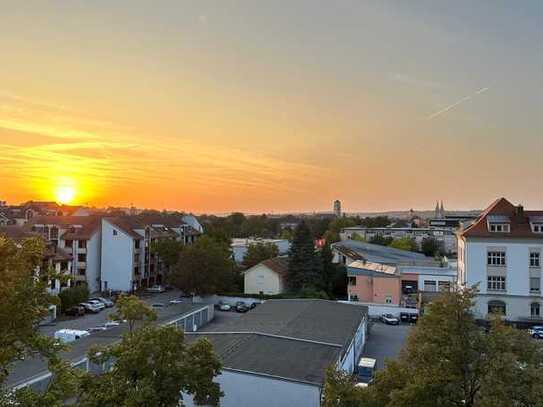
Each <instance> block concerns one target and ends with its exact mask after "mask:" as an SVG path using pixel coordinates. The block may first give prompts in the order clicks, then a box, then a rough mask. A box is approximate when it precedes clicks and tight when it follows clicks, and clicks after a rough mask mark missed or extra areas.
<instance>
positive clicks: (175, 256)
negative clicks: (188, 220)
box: [151, 239, 184, 270]
mask: <svg viewBox="0 0 543 407" xmlns="http://www.w3.org/2000/svg"><path fill="white" fill-rule="evenodd" d="M183 247H184V245H183V243H182V242H180V241H178V240H175V239H160V240H157V241H156V242H154V243H153V244H152V245H151V251H152V252H153V253H156V254H157V255H158V256H159V257H160V258H161V259H162V261H163V262H164V265H165V266H166V267H167V268H168V270H170V269H171V268H172V267H173V266H175V265H176V264H177V262H178V261H179V255H180V254H181V251H182V250H183Z"/></svg>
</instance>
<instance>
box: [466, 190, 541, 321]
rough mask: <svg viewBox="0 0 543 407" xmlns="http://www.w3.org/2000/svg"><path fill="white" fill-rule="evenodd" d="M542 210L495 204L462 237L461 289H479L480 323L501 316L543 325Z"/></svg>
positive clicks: (505, 202) (499, 202)
mask: <svg viewBox="0 0 543 407" xmlns="http://www.w3.org/2000/svg"><path fill="white" fill-rule="evenodd" d="M542 251H543V210H539V211H532V210H530V211H528V210H524V208H523V207H522V206H521V205H517V206H515V205H513V204H512V203H511V202H509V201H508V200H507V199H505V198H500V199H498V200H496V201H495V202H494V203H493V204H492V205H490V206H489V207H488V208H487V209H486V210H485V211H484V212H483V213H482V214H481V216H480V217H479V218H478V219H477V220H476V221H475V223H473V224H472V225H471V226H470V227H468V228H466V229H464V230H460V231H459V232H458V283H459V284H460V285H461V286H464V287H473V286H477V287H478V293H477V295H476V305H475V308H474V311H475V313H476V315H477V316H478V317H479V318H487V317H488V316H489V314H491V313H501V314H503V315H504V316H505V317H506V319H508V320H511V321H519V322H534V321H540V322H541V321H542V320H543V318H542V316H543V310H542V309H541V308H542V307H543V298H542V295H541V252H542Z"/></svg>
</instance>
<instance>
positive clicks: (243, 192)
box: [0, 0, 543, 213]
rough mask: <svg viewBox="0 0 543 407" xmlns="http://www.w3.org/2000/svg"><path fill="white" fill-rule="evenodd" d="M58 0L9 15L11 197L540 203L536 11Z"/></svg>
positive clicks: (237, 206) (6, 180)
mask: <svg viewBox="0 0 543 407" xmlns="http://www.w3.org/2000/svg"><path fill="white" fill-rule="evenodd" d="M58 4H59V7H58V8H57V9H54V8H53V7H51V6H50V5H48V4H46V3H41V2H37V3H35V4H33V6H32V7H28V6H26V5H21V4H19V5H17V4H13V5H6V6H5V10H4V11H3V13H2V14H3V15H2V17H1V18H2V21H0V22H1V23H2V26H3V28H4V30H3V31H4V32H6V33H10V35H4V36H1V37H0V47H1V49H2V52H3V55H5V56H6V58H3V60H2V66H1V69H0V84H1V85H0V149H1V154H0V199H4V200H8V201H10V202H19V201H23V200H28V199H56V198H57V194H56V191H57V190H58V188H74V189H75V193H76V195H75V202H76V203H82V204H84V203H88V204H91V205H97V206H106V205H121V206H127V205H130V204H133V205H136V206H138V207H153V208H158V209H162V208H170V209H181V210H186V211H194V212H198V213H200V212H221V213H222V212H229V211H234V210H241V211H247V212H262V211H266V212H270V211H275V212H283V211H312V210H330V209H331V205H332V201H333V200H334V199H341V200H342V201H343V205H344V207H345V209H346V210H347V211H380V210H392V209H409V208H411V207H413V208H420V209H422V208H431V207H433V205H434V202H435V200H436V199H443V200H444V201H445V204H446V207H447V208H465V209H469V208H481V207H485V206H486V205H487V204H489V203H490V202H491V201H492V200H493V199H494V198H496V197H498V196H502V195H505V196H507V197H509V198H510V199H511V200H512V201H514V202H523V203H525V204H526V206H527V207H543V198H542V194H541V186H540V184H541V182H540V180H541V178H542V177H543V168H542V167H543V166H542V165H541V162H542V161H541V160H542V158H541V157H543V154H542V153H543V142H542V138H541V130H542V128H541V124H540V112H539V110H540V106H541V105H542V104H543V103H542V102H543V100H542V98H543V96H542V95H543V92H541V90H542V89H541V88H542V86H543V85H542V84H543V82H542V81H541V71H540V69H539V68H538V66H539V67H541V66H543V52H541V51H543V50H542V49H541V48H542V45H541V42H540V41H536V38H541V36H543V28H542V27H541V25H539V24H537V19H535V18H533V16H537V15H541V14H540V12H541V7H540V5H538V4H537V3H531V2H528V3H527V5H526V10H519V9H516V8H511V7H509V6H508V5H506V4H505V3H504V5H502V4H501V3H500V6H496V7H494V6H492V7H490V5H489V6H485V5H478V6H476V7H468V6H469V3H468V2H466V3H462V2H459V3H458V5H457V6H453V5H448V6H442V8H447V10H443V9H440V8H439V7H434V5H433V3H432V2H426V1H421V2H420V3H419V4H417V5H416V6H412V7H408V6H406V5H404V4H397V5H393V4H384V3H383V4H381V3H380V2H376V3H375V4H365V3H364V2H357V1H356V2H350V1H346V2H344V3H341V5H338V6H337V7H334V8H328V6H327V5H326V4H321V5H320V6H316V5H315V3H313V2H310V1H297V2H293V3H292V5H291V7H289V8H288V9H287V8H284V7H282V6H281V5H279V4H268V5H267V6H266V7H263V6H262V5H261V6H259V7H257V6H256V5H255V3H252V2H243V1H241V2H225V3H224V4H223V5H222V6H221V7H218V6H217V5H216V3H214V2H207V1H203V2H201V3H200V2H197V3H195V2H182V1H164V2H163V3H161V7H160V8H157V7H154V6H153V5H152V4H150V3H148V2H139V1H133V2H124V1H118V2H115V3H111V2H106V1H101V0H100V1H95V2H84V1H73V2H72V1H71V2H59V3H58ZM60 5H61V6H60ZM530 7H532V8H531V9H530ZM468 11H469V13H468ZM468 15H469V18H467V17H466V16H468ZM496 26H500V27H502V30H503V32H505V33H506V34H504V33H503V32H502V31H500V32H497V31H495V30H494V28H493V27H496ZM504 35H506V40H504ZM489 67H492V69H489Z"/></svg>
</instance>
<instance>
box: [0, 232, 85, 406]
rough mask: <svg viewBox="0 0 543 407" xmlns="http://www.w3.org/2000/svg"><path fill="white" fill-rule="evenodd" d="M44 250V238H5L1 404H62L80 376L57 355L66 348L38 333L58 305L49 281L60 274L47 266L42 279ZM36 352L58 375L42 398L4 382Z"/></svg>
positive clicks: (0, 266) (1, 249) (1, 252)
mask: <svg viewBox="0 0 543 407" xmlns="http://www.w3.org/2000/svg"><path fill="white" fill-rule="evenodd" d="M44 248H45V245H44V242H43V241H42V240H41V239H37V238H35V239H26V240H24V241H22V242H18V243H15V242H14V241H12V240H10V239H7V238H4V237H2V236H0V276H1V278H0V326H1V327H2V328H1V329H0V405H20V406H36V407H38V406H45V407H49V406H61V405H63V400H64V399H66V398H68V397H70V396H71V395H73V394H74V391H75V389H76V387H77V380H76V379H77V372H76V371H75V370H73V369H71V368H70V367H69V366H68V365H67V364H66V363H65V362H63V361H62V360H61V359H60V357H59V356H58V352H59V351H61V350H64V349H66V347H65V346H63V345H61V344H60V343H58V342H56V341H55V340H54V339H53V338H51V337H48V336H44V335H42V334H40V332H39V330H38V325H39V323H40V322H41V321H42V320H43V319H44V318H45V317H46V316H47V314H48V312H49V307H50V305H51V304H56V303H58V299H57V298H56V297H53V296H51V295H49V294H48V293H47V289H46V288H47V282H48V281H50V279H51V278H56V277H57V276H56V275H55V274H54V273H53V272H52V271H51V270H44V269H43V268H41V269H40V270H39V275H37V270H38V267H39V266H41V264H42V259H43V251H44ZM37 277H38V278H37ZM36 354H39V355H40V357H41V358H43V359H45V360H46V361H47V364H48V368H49V370H50V371H51V372H53V373H54V374H53V379H52V380H51V381H50V382H49V384H48V386H47V389H45V391H43V392H41V393H39V394H38V393H35V392H34V391H32V390H31V389H30V388H24V389H21V390H18V391H16V392H8V391H6V390H5V389H4V387H3V383H4V381H5V380H6V378H7V376H8V374H9V368H10V367H11V365H12V363H14V362H15V361H17V360H21V359H23V358H24V359H32V358H34V357H36ZM3 389H4V390H3Z"/></svg>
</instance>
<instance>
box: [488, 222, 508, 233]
mask: <svg viewBox="0 0 543 407" xmlns="http://www.w3.org/2000/svg"><path fill="white" fill-rule="evenodd" d="M489 228H490V231H491V232H496V233H509V230H510V229H509V224H507V223H491V224H490V225H489Z"/></svg>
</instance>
